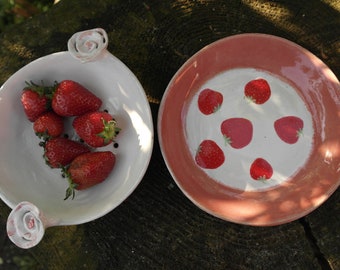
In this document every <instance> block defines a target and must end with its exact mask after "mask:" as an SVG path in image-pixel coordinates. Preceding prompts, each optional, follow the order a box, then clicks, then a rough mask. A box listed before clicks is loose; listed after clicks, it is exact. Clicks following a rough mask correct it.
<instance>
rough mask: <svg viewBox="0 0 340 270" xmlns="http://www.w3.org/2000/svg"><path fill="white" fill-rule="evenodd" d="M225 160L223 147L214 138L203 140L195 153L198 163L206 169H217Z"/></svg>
mask: <svg viewBox="0 0 340 270" xmlns="http://www.w3.org/2000/svg"><path fill="white" fill-rule="evenodd" d="M224 160H225V157H224V153H223V151H222V149H221V148H220V147H219V146H218V145H217V144H216V143H215V142H214V141H213V140H203V141H202V142H201V143H200V145H199V147H198V150H197V152H196V155H195V161H196V163H197V165H199V166H200V167H202V168H204V169H216V168H218V167H220V166H221V165H222V164H223V163H224Z"/></svg>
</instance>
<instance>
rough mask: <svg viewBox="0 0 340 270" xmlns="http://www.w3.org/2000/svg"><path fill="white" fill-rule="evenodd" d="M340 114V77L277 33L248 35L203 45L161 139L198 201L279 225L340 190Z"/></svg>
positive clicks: (239, 218)
mask: <svg viewBox="0 0 340 270" xmlns="http://www.w3.org/2000/svg"><path fill="white" fill-rule="evenodd" d="M254 85H255V86H254ZM259 92H261V95H260V96H256V95H257V93H259ZM250 96H251V98H250ZM339 118H340V87H339V81H338V80H337V78H336V77H335V75H334V74H333V73H332V72H331V70H330V69H329V68H328V67H327V66H326V65H325V64H324V63H323V62H322V61H321V60H319V59H318V58H317V57H316V56H314V55H313V54H311V53H310V52H308V51H307V50H305V49H303V48H302V47H300V46H298V45H296V44H294V43H292V42H290V41H288V40H285V39H282V38H279V37H275V36H270V35H264V34H241V35H236V36H231V37H228V38H225V39H222V40H219V41H217V42H215V43H212V44H210V45H209V46H207V47H205V48H203V49H202V50H201V51H199V52H198V53H196V54H195V55H194V56H193V57H191V58H190V59H189V60H188V61H187V62H186V63H185V64H184V65H183V66H182V67H181V68H180V70H179V71H178V72H177V73H176V74H175V76H174V77H173V79H172V80H171V82H170V83H169V85H168V87H167V90H166V92H165V94H164V97H163V99H162V103H161V107H160V111H159V118H158V134H159V140H160V145H161V150H162V153H163V156H164V159H165V162H166V164H167V166H168V168H169V170H170V172H171V174H172V176H173V178H174V179H175V181H176V183H177V184H178V186H179V187H180V188H181V190H182V191H183V192H184V194H185V195H186V196H187V197H188V198H189V199H190V200H191V201H192V202H193V203H195V204H196V205H197V206H198V207H200V208H201V209H203V210H204V211H206V212H208V213H210V214H212V215H214V216H216V217H219V218H222V219H224V220H228V221H232V222H236V223H241V224H248V225H256V226H272V225H278V224H282V223H286V222H289V221H292V220H295V219H298V218H300V217H302V216H304V215H306V214H308V213H310V212H311V211H313V210H314V209H315V208H316V207H318V206H319V205H320V204H321V203H323V202H324V201H325V200H326V199H327V198H328V197H329V196H330V195H331V194H332V193H333V192H334V191H335V190H336V189H337V187H338V186H339V183H340V175H339V174H340V125H339V121H340V119H339Z"/></svg>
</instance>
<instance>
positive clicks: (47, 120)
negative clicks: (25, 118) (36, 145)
mask: <svg viewBox="0 0 340 270" xmlns="http://www.w3.org/2000/svg"><path fill="white" fill-rule="evenodd" d="M33 130H34V132H35V134H36V135H37V136H38V137H39V138H42V139H44V140H46V139H48V138H53V137H59V136H60V135H61V134H62V133H63V131H64V122H63V118H62V117H61V116H59V115H57V114H56V113H54V112H52V111H49V112H47V113H45V114H43V115H41V116H40V117H38V119H37V120H35V121H34V123H33Z"/></svg>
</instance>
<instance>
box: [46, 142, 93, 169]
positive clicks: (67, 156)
mask: <svg viewBox="0 0 340 270" xmlns="http://www.w3.org/2000/svg"><path fill="white" fill-rule="evenodd" d="M44 148H45V152H44V158H45V160H46V163H47V164H48V165H49V166H50V167H51V168H61V167H63V166H66V165H68V164H70V163H71V162H72V160H73V159H74V158H76V157H77V156H79V155H81V154H84V153H88V152H90V148H89V147H88V146H87V145H85V144H82V143H79V142H76V141H72V140H70V139H67V138H63V137H59V138H53V139H50V140H48V141H47V142H46V143H45V146H44Z"/></svg>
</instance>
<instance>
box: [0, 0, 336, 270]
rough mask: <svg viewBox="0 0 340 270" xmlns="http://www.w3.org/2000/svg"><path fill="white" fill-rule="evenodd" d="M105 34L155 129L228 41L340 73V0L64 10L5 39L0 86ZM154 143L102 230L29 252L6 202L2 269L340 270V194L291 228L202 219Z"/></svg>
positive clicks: (50, 233)
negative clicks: (176, 88)
mask: <svg viewBox="0 0 340 270" xmlns="http://www.w3.org/2000/svg"><path fill="white" fill-rule="evenodd" d="M96 27H101V28H104V29H105V30H106V31H107V33H108V36H109V47H108V50H109V51H110V52H111V53H112V54H114V55H115V56H117V57H118V58H119V59H120V60H122V61H123V62H124V63H125V64H126V65H127V66H128V67H129V68H130V69H131V70H132V72H134V73H135V74H136V76H137V77H138V79H139V80H140V82H141V84H142V85H143V87H144V89H145V91H146V94H147V96H148V99H149V102H150V106H151V110H152V114H153V119H154V123H155V127H156V123H157V113H158V109H159V103H160V101H161V98H162V96H163V93H164V91H165V89H166V87H167V84H168V83H169V81H170V80H171V78H172V76H173V75H174V74H175V72H176V71H177V70H178V68H180V66H181V65H182V64H183V63H184V62H185V61H186V60H187V59H188V58H189V57H190V56H192V55H193V54H194V53H195V52H197V51H198V50H200V49H201V48H203V47H204V46H206V45H208V44H209V43H211V42H213V41H216V40H218V39H220V38H223V37H226V36H230V35H234V34H239V33H250V32H258V33H267V34H272V35H277V36H281V37H284V38H287V39H289V40H291V41H293V42H295V43H298V44H299V45H301V46H303V47H305V48H306V49H308V50H309V51H311V52H312V53H314V54H315V55H316V56H318V57H319V58H320V59H321V60H323V61H324V62H325V63H326V64H327V65H328V66H329V67H330V68H331V69H332V71H333V72H334V73H335V75H336V76H337V77H338V78H339V75H340V57H339V53H340V40H339V37H340V2H339V1H336V0H333V1H332V0H324V1H317V0H301V1H289V0H280V1H251V0H243V1H241V0H229V1H222V0H197V1H186V0H177V1H175V0H164V1H157V0H145V1H140V0H134V1H132V0H98V1H90V0H82V1H80V0H61V1H60V2H59V3H58V4H57V5H55V6H54V7H53V8H52V9H50V10H49V11H48V12H46V13H43V14H41V15H37V16H35V17H33V18H31V19H29V20H27V21H25V22H24V23H23V24H20V25H16V26H13V27H11V28H10V29H8V30H6V32H3V33H1V34H0V84H2V83H4V82H5V81H6V80H7V79H8V78H9V76H10V75H11V74H13V73H14V72H15V71H17V70H18V69H19V68H21V67H22V66H24V65H26V64H27V63H29V62H31V61H32V60H34V59H37V58H39V57H41V56H44V55H47V54H50V53H53V52H58V51H64V50H67V45H66V44H67V40H68V39H69V38H70V36H71V35H72V34H73V33H75V32H77V31H81V30H85V29H91V28H96ZM278 53H279V52H278ZM155 135H156V136H155V145H154V150H153V155H152V159H151V162H150V165H149V168H148V170H147V172H146V174H145V176H144V178H143V180H142V182H141V184H140V185H139V186H138V187H137V189H136V190H135V191H134V192H133V193H132V195H131V196H130V197H129V198H128V199H127V200H126V201H124V202H123V203H122V204H121V205H120V206H119V207H117V208H116V209H115V210H113V211H112V212H110V213H109V214H107V215H106V216H104V217H102V218H100V219H98V220H95V221H93V222H90V223H86V224H82V225H77V226H65V227H53V228H50V229H48V230H47V231H46V235H45V237H44V239H43V241H42V242H41V243H40V244H39V245H38V246H36V247H34V248H32V249H30V250H21V249H19V248H17V247H15V246H14V245H13V244H12V243H11V242H10V241H9V239H8V238H7V235H6V227H5V224H6V219H7V216H8V213H9V212H10V209H9V208H8V207H7V206H6V205H5V204H4V203H3V202H2V201H1V202H0V225H1V226H0V269H56V270H57V269H58V270H59V269H235V270H238V269H240V270H242V269H247V270H248V269H249V270H253V269H333V270H336V269H340V191H339V189H338V190H337V191H336V192H335V193H334V194H333V195H332V196H331V197H330V198H329V199H328V200H327V201H326V202H325V203H324V204H323V205H322V206H320V207H319V208H318V209H317V210H315V211H314V212H312V213H311V214H309V215H308V216H306V217H304V218H302V219H300V220H297V221H294V222H291V223H288V224H285V225H281V226H276V227H251V226H243V225H238V224H234V223H230V222H226V221H223V220H220V219H218V218H215V217H213V216H210V215H208V214H206V213H205V212H203V211H201V210H200V209H198V208H197V207H196V206H195V205H194V204H193V203H191V202H190V201H189V199H187V198H186V197H185V195H184V194H183V193H182V192H181V191H180V190H179V188H178V187H177V186H176V184H175V182H174V180H173V179H172V177H171V175H170V173H169V172H168V170H167V168H166V165H165V163H164V160H163V158H162V155H161V152H160V148H159V144H158V138H157V133H156V130H155ZM18 166H20V165H19V164H18ZM24 267H26V268H24Z"/></svg>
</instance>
